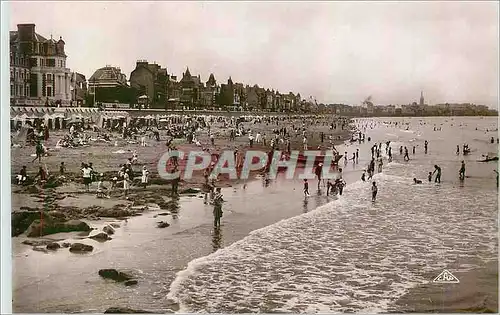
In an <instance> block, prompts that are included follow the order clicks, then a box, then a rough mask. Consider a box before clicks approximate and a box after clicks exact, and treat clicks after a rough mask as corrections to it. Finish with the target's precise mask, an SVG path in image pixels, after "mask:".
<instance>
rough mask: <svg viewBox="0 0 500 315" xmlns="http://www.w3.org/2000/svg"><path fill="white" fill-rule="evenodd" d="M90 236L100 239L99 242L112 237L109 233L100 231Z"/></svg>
mask: <svg viewBox="0 0 500 315" xmlns="http://www.w3.org/2000/svg"><path fill="white" fill-rule="evenodd" d="M89 238H91V239H93V240H96V241H99V242H104V241H108V240H110V239H111V237H109V235H108V234H106V233H104V232H101V233H98V234H96V235H93V236H89Z"/></svg>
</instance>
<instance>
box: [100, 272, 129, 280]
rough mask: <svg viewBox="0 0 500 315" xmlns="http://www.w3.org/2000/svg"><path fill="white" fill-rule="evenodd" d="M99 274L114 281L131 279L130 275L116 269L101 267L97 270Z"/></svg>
mask: <svg viewBox="0 0 500 315" xmlns="http://www.w3.org/2000/svg"><path fill="white" fill-rule="evenodd" d="M99 275H100V276H101V277H103V278H105V279H112V280H115V281H116V282H123V281H127V280H131V279H132V276H130V275H128V274H126V273H124V272H121V271H118V270H116V269H101V270H99Z"/></svg>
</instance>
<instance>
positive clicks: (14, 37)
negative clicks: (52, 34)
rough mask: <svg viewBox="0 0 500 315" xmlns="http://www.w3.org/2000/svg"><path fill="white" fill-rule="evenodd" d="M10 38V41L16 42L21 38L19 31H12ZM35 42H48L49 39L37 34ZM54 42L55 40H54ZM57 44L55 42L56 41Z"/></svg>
mask: <svg viewBox="0 0 500 315" xmlns="http://www.w3.org/2000/svg"><path fill="white" fill-rule="evenodd" d="M9 36H10V41H11V42H12V41H16V40H17V38H18V36H19V33H18V32H17V31H10V32H9ZM35 41H37V42H42V43H43V42H46V41H47V39H46V38H45V37H43V36H42V35H40V34H38V33H35ZM52 41H54V40H52ZM54 42H55V41H54Z"/></svg>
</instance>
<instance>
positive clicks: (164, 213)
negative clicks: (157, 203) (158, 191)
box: [158, 212, 171, 215]
mask: <svg viewBox="0 0 500 315" xmlns="http://www.w3.org/2000/svg"><path fill="white" fill-rule="evenodd" d="M158 215H171V213H170V212H162V213H158Z"/></svg>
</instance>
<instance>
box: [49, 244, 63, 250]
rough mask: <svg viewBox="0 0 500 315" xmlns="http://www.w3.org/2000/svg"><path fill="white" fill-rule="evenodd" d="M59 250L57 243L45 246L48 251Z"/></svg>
mask: <svg viewBox="0 0 500 315" xmlns="http://www.w3.org/2000/svg"><path fill="white" fill-rule="evenodd" d="M59 248H61V245H59V243H50V244H47V249H48V250H56V249H59Z"/></svg>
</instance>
